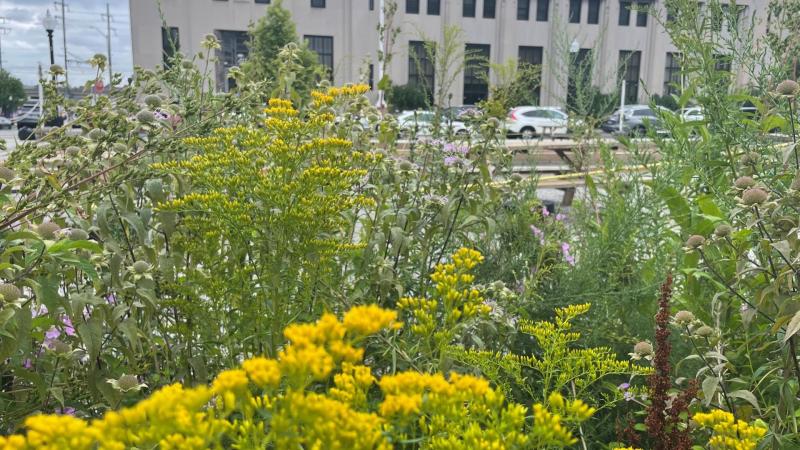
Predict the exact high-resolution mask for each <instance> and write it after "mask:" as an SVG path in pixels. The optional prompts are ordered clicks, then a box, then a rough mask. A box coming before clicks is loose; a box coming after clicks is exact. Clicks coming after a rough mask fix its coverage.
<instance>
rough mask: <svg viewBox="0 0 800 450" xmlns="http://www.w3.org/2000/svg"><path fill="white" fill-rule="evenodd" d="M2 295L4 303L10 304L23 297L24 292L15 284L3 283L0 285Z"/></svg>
mask: <svg viewBox="0 0 800 450" xmlns="http://www.w3.org/2000/svg"><path fill="white" fill-rule="evenodd" d="M0 295H2V296H3V299H2V301H4V302H6V303H8V302H13V301H14V300H16V299H18V298H20V297H22V291H20V290H19V288H18V287H16V286H14V285H13V284H8V283H3V284H0Z"/></svg>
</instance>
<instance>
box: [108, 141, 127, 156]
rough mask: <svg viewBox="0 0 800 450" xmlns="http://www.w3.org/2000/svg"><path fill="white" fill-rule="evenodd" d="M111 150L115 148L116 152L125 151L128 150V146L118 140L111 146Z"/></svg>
mask: <svg viewBox="0 0 800 450" xmlns="http://www.w3.org/2000/svg"><path fill="white" fill-rule="evenodd" d="M111 150H113V151H114V153H125V152H127V151H128V146H127V145H125V144H123V143H121V142H116V143H114V145H112V146H111Z"/></svg>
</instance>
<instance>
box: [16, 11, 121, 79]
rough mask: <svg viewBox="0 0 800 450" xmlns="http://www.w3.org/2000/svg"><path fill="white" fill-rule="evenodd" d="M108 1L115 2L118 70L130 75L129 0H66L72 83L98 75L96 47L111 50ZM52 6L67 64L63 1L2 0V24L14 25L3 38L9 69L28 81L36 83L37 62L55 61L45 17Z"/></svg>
mask: <svg viewBox="0 0 800 450" xmlns="http://www.w3.org/2000/svg"><path fill="white" fill-rule="evenodd" d="M106 3H108V4H109V5H110V8H111V18H112V21H111V28H112V29H111V56H112V60H111V61H112V65H113V70H114V72H122V73H123V74H124V76H125V77H127V76H128V75H129V74H130V73H131V72H132V70H133V69H132V68H133V62H132V57H131V29H130V27H131V25H130V17H129V15H128V11H129V10H128V0H65V5H66V9H65V11H66V14H65V15H66V17H67V21H66V25H67V27H66V28H67V59H68V67H69V81H70V85H71V86H75V85H78V84H83V83H84V82H85V81H86V80H87V79H90V78H92V79H93V78H94V72H93V71H92V70H91V68H90V67H89V65H88V64H86V63H85V61H86V60H88V59H89V58H91V57H92V55H94V54H96V53H103V54H106V38H105V33H106V20H105V16H103V14H105V12H106ZM47 9H50V14H52V15H54V16H58V18H59V22H58V26H57V27H56V29H55V33H54V36H53V45H54V49H55V59H56V64H60V65H62V66H63V65H64V45H63V42H64V41H63V38H62V35H61V22H60V18H61V6H60V0H59V1H58V6H56V4H55V3H54V1H53V0H0V17H3V18H4V19H0V27H5V28H7V29H8V30H7V31H5V32H4V33H5V34H2V35H0V39H2V41H1V42H2V48H1V50H2V63H3V69H6V70H8V71H9V72H11V74H12V75H14V76H16V77H18V78H20V79H21V80H22V82H23V83H25V84H26V85H31V84H34V83H36V80H37V75H36V71H37V66H38V64H39V63H41V64H42V69H43V70H47V68H48V67H49V66H50V53H49V50H48V44H47V32H46V31H45V29H44V26H43V25H42V18H43V17H44V16H45V12H46V10H47Z"/></svg>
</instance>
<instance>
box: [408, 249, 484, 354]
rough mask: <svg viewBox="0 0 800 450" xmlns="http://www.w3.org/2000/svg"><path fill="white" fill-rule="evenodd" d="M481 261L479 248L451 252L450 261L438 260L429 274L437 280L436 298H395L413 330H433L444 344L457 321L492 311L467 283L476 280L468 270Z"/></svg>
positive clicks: (429, 332)
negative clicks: (442, 262) (408, 316)
mask: <svg viewBox="0 0 800 450" xmlns="http://www.w3.org/2000/svg"><path fill="white" fill-rule="evenodd" d="M482 261H483V256H482V255H481V254H480V252H478V251H476V250H471V249H467V248H461V249H459V250H458V251H457V252H456V253H455V254H454V255H453V262H452V263H448V264H439V265H438V266H436V269H435V271H434V272H433V274H431V280H433V281H434V282H435V283H436V299H435V300H434V299H424V298H414V297H404V298H401V299H400V300H399V301H398V302H397V307H398V308H399V309H401V310H406V311H409V312H410V313H411V316H412V318H413V324H412V325H411V330H412V331H413V332H414V333H417V334H419V335H430V334H431V333H434V332H436V333H437V334H438V335H440V336H441V340H442V343H444V344H446V343H448V342H446V341H448V340H449V337H450V336H448V333H450V331H451V330H452V329H453V328H454V327H455V326H456V325H457V324H458V323H459V322H461V321H465V320H468V319H471V318H473V317H476V316H479V315H486V314H488V313H489V312H491V307H489V306H488V305H486V304H484V299H483V297H482V296H481V294H480V292H479V291H478V290H476V289H473V288H471V286H470V285H471V284H472V282H473V281H475V276H474V275H472V274H471V273H470V271H471V270H472V269H474V268H475V266H477V265H478V264H479V263H480V262H482Z"/></svg>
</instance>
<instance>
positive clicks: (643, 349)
mask: <svg viewBox="0 0 800 450" xmlns="http://www.w3.org/2000/svg"><path fill="white" fill-rule="evenodd" d="M633 353H635V354H637V355H639V356H650V355H652V354H653V344H651V343H649V342H646V341H642V342H638V343H637V344H636V345H634V346H633Z"/></svg>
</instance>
